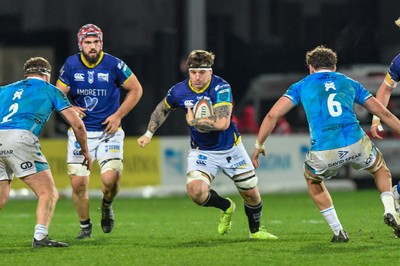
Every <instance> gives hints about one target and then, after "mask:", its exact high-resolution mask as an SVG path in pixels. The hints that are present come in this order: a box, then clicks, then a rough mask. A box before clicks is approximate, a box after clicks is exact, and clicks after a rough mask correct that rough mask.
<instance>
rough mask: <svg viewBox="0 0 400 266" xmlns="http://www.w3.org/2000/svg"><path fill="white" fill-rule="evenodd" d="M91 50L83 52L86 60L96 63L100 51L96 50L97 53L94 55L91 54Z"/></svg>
mask: <svg viewBox="0 0 400 266" xmlns="http://www.w3.org/2000/svg"><path fill="white" fill-rule="evenodd" d="M90 52H91V51H89V53H85V52H82V54H83V57H84V58H85V59H86V61H88V62H89V64H95V63H97V61H98V60H99V58H100V53H98V52H97V51H96V55H95V56H93V55H91V54H90Z"/></svg>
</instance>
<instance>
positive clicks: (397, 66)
mask: <svg viewBox="0 0 400 266" xmlns="http://www.w3.org/2000/svg"><path fill="white" fill-rule="evenodd" d="M399 81H400V54H399V55H397V56H396V57H395V58H394V59H393V60H392V63H391V64H390V66H389V69H388V71H387V74H386V77H385V82H386V84H388V85H389V86H390V87H392V88H396V86H397V84H398V83H399Z"/></svg>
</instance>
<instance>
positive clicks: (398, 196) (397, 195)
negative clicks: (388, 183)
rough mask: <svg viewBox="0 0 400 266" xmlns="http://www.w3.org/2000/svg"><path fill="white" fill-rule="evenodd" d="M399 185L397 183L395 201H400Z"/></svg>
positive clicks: (394, 194)
mask: <svg viewBox="0 0 400 266" xmlns="http://www.w3.org/2000/svg"><path fill="white" fill-rule="evenodd" d="M398 185H399V183H397V185H396V189H394V191H393V196H394V199H395V200H400V194H399V187H398Z"/></svg>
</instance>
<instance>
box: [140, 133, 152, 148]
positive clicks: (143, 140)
mask: <svg viewBox="0 0 400 266" xmlns="http://www.w3.org/2000/svg"><path fill="white" fill-rule="evenodd" d="M150 140H151V139H150V138H149V137H148V136H146V135H143V136H141V137H140V138H138V140H137V143H138V145H139V146H140V147H142V148H143V147H144V146H146V145H147V144H149V142H150Z"/></svg>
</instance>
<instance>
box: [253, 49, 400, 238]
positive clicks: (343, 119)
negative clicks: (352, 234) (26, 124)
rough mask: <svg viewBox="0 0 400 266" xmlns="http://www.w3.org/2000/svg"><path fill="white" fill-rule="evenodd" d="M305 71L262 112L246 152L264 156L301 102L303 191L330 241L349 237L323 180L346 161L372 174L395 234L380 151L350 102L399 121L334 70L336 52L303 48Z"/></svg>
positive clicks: (399, 125) (395, 123) (396, 124)
mask: <svg viewBox="0 0 400 266" xmlns="http://www.w3.org/2000/svg"><path fill="white" fill-rule="evenodd" d="M306 63H307V65H308V68H309V71H310V75H308V76H307V77H305V78H304V79H302V80H300V81H299V82H297V83H295V84H293V85H292V86H290V87H289V89H288V90H287V91H286V93H285V94H284V95H283V96H282V97H281V98H280V99H279V100H278V101H277V102H276V103H275V105H274V106H273V107H272V108H271V110H270V111H269V112H268V114H267V115H266V116H265V118H264V120H263V122H262V124H261V127H260V131H259V133H258V136H257V142H256V144H255V149H254V151H253V155H252V161H253V164H254V166H255V167H256V168H257V167H258V166H259V162H258V156H259V155H260V154H263V155H265V147H264V145H263V143H264V142H265V140H266V139H267V137H268V136H269V135H270V133H271V131H272V130H273V128H274V127H275V125H276V122H277V121H278V120H279V118H280V117H282V116H284V115H285V114H286V113H287V112H289V111H290V110H291V109H292V108H293V107H295V106H298V105H299V104H300V103H301V104H302V106H303V108H304V110H305V113H306V116H307V121H308V124H309V131H310V150H309V152H308V154H307V155H306V161H305V163H304V177H305V179H306V181H307V186H308V192H309V194H310V196H311V197H312V199H313V201H314V202H315V204H316V205H317V207H318V208H319V210H320V212H321V214H322V215H323V216H324V218H325V219H326V221H327V222H328V224H329V226H330V227H331V229H332V231H333V233H334V236H333V238H332V240H331V241H332V242H347V241H349V236H348V235H347V233H346V231H345V230H344V229H343V226H342V224H341V223H340V221H339V219H338V216H337V214H336V210H335V208H334V206H333V201H332V198H331V196H330V194H329V191H328V190H327V188H326V186H325V184H324V180H326V179H329V178H331V177H333V176H335V175H336V174H337V172H338V170H339V169H340V168H341V167H343V166H344V165H346V164H349V165H350V166H352V167H353V168H354V169H365V170H367V171H368V172H369V173H371V174H372V175H373V176H374V179H375V183H376V186H377V189H378V190H379V192H380V193H381V194H380V197H381V200H382V203H383V206H384V222H385V223H386V224H387V225H389V226H391V227H392V228H393V230H394V233H395V234H396V235H397V236H400V226H399V225H400V219H399V216H398V213H397V212H396V211H395V206H394V199H393V194H392V192H391V187H392V178H391V174H390V171H389V169H388V168H387V166H386V164H385V161H384V159H383V157H382V154H381V152H380V151H379V150H378V149H377V148H376V147H375V146H374V144H373V143H372V142H371V140H370V139H369V137H368V136H367V135H366V133H365V132H364V131H363V130H362V128H361V126H360V124H359V122H358V120H357V117H356V115H355V113H354V109H353V106H354V104H355V103H356V104H359V105H361V106H363V107H365V108H366V109H367V110H368V111H369V112H371V113H372V114H374V115H377V116H378V117H380V118H381V119H382V120H383V122H385V123H386V124H387V125H388V126H389V127H391V128H392V129H393V130H395V131H396V132H400V121H399V120H398V119H397V118H396V117H395V116H394V115H393V114H392V113H391V112H390V111H389V110H387V109H386V108H385V107H384V106H383V105H382V104H381V103H380V102H379V101H378V100H377V99H376V98H375V97H373V96H372V95H371V94H370V93H369V92H368V91H367V90H366V89H365V88H364V87H363V86H362V85H361V84H360V83H359V82H357V81H355V80H352V79H350V78H348V77H346V76H345V75H343V74H341V73H338V72H336V63H337V55H336V53H335V52H334V51H333V50H332V49H330V48H326V47H324V46H318V47H316V48H315V49H313V50H311V51H309V52H307V54H306Z"/></svg>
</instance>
